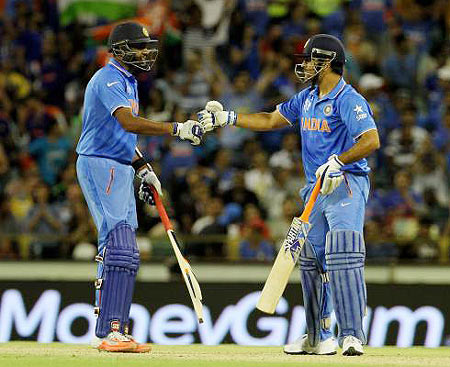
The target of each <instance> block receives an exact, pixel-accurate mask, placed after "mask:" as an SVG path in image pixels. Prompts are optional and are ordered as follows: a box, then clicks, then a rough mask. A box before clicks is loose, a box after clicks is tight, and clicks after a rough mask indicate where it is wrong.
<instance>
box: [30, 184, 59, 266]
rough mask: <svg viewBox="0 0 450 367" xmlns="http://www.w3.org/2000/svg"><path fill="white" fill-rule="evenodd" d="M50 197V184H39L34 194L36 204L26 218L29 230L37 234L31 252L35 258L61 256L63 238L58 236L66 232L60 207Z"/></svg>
mask: <svg viewBox="0 0 450 367" xmlns="http://www.w3.org/2000/svg"><path fill="white" fill-rule="evenodd" d="M49 199H50V191H49V188H48V186H47V185H45V184H40V185H39V186H37V187H36V188H35V191H34V195H33V201H34V205H33V206H32V207H31V208H30V210H29V212H28V214H27V217H26V219H25V227H26V229H27V232H29V233H31V234H32V235H33V236H36V238H35V239H33V240H32V241H31V243H30V253H31V256H32V257H34V258H43V259H44V258H56V257H58V256H60V245H61V240H60V239H58V238H57V236H58V234H63V233H64V227H63V224H62V223H61V221H60V219H59V212H58V208H57V207H56V206H55V204H51V203H50V200H49Z"/></svg>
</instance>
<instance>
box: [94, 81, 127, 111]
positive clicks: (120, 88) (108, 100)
mask: <svg viewBox="0 0 450 367" xmlns="http://www.w3.org/2000/svg"><path fill="white" fill-rule="evenodd" d="M97 93H98V97H99V99H100V101H102V103H103V105H104V106H105V107H106V109H107V110H108V111H109V113H110V114H111V115H112V114H113V113H114V111H115V110H117V109H118V108H119V107H130V108H132V102H131V100H130V99H128V95H127V93H126V86H125V82H124V81H122V80H121V81H118V80H99V81H98V83H97Z"/></svg>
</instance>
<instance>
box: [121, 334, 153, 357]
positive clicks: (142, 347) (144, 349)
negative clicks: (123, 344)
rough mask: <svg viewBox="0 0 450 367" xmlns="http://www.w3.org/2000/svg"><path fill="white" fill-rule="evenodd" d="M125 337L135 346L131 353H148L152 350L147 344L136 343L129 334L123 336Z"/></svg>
mask: <svg viewBox="0 0 450 367" xmlns="http://www.w3.org/2000/svg"><path fill="white" fill-rule="evenodd" d="M125 336H126V337H127V338H128V339H129V340H130V341H131V342H133V343H134V344H136V349H135V350H133V351H132V352H133V353H150V351H151V350H152V345H151V344H148V343H138V342H137V341H136V340H135V339H134V338H133V337H132V336H131V335H130V334H125Z"/></svg>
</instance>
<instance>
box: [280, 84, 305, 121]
mask: <svg viewBox="0 0 450 367" xmlns="http://www.w3.org/2000/svg"><path fill="white" fill-rule="evenodd" d="M304 99H305V91H304V90H303V91H301V92H300V93H297V94H296V95H294V96H293V97H292V98H291V99H289V100H288V101H286V102H283V103H280V104H279V105H277V110H278V112H279V113H281V114H282V115H283V117H284V118H285V119H286V120H287V121H288V122H289V123H290V124H291V125H295V124H296V123H297V122H298V120H299V118H300V113H301V111H302V106H303V100H304Z"/></svg>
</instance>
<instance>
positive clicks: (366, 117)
mask: <svg viewBox="0 0 450 367" xmlns="http://www.w3.org/2000/svg"><path fill="white" fill-rule="evenodd" d="M277 109H278V111H279V112H280V113H281V114H282V115H283V116H284V117H285V118H286V119H287V120H288V121H289V122H290V124H291V125H295V124H300V126H299V127H300V132H301V139H302V160H303V167H304V170H305V174H306V178H307V180H308V182H310V183H312V182H314V181H315V179H316V178H315V172H316V170H317V168H319V166H321V165H322V164H324V163H325V162H326V161H327V159H328V157H329V156H330V155H332V154H337V155H339V154H341V153H343V152H345V151H347V150H349V149H350V148H351V147H352V146H353V145H354V144H355V143H356V141H357V139H358V138H359V137H360V136H361V135H362V134H364V133H365V132H366V131H369V130H372V129H376V125H375V121H374V119H373V114H372V111H371V109H370V107H369V104H368V103H367V101H366V100H365V98H364V97H363V96H361V95H360V94H359V93H358V92H357V91H356V90H355V89H354V88H353V87H352V86H351V85H349V84H347V83H346V82H345V81H344V79H343V78H341V80H340V81H339V83H338V84H337V85H336V86H335V87H334V88H333V90H332V91H331V92H330V93H328V94H327V95H326V96H324V97H322V98H319V95H318V88H317V87H309V88H306V89H304V90H302V91H300V92H299V93H297V94H296V95H294V96H293V97H292V98H291V99H290V100H288V101H286V102H284V103H281V104H279V105H278V106H277ZM342 170H343V171H346V172H351V173H354V174H356V175H367V174H368V172H369V171H370V168H369V166H368V165H367V160H366V159H361V160H359V161H356V162H353V163H350V164H348V165H345V166H344V167H343V168H342Z"/></svg>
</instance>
